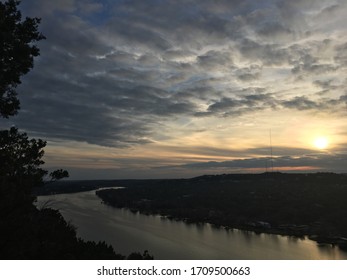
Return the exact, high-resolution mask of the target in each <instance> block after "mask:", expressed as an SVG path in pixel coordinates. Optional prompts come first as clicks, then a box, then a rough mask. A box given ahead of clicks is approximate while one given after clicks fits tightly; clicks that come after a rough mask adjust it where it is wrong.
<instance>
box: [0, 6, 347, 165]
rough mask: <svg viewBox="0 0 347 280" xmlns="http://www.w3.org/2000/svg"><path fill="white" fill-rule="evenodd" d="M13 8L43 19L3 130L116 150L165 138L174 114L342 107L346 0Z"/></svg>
mask: <svg viewBox="0 0 347 280" xmlns="http://www.w3.org/2000/svg"><path fill="white" fill-rule="evenodd" d="M21 8H22V10H23V13H24V15H28V16H37V17H41V18H42V23H41V25H40V30H41V31H42V32H43V34H44V35H45V36H46V37H47V40H46V41H44V42H40V44H39V47H40V49H41V56H40V57H39V58H38V59H37V60H36V61H35V67H34V70H33V71H32V72H31V73H29V74H28V75H26V76H25V77H24V78H23V84H22V85H21V86H20V88H19V92H20V96H19V97H20V100H21V107H22V110H21V111H20V114H19V115H18V117H16V118H13V119H12V120H10V121H9V122H4V121H2V124H1V126H3V127H6V126H8V125H9V124H16V125H18V126H19V127H20V128H22V129H25V130H27V131H29V132H31V133H32V134H33V135H38V136H40V137H44V138H46V139H54V140H59V139H60V140H73V141H78V142H84V143H90V144H96V145H100V146H107V147H116V148H118V147H120V148H122V147H129V146H133V145H136V144H144V143H153V142H155V141H156V140H158V139H163V138H165V139H170V138H171V137H172V138H174V136H171V133H173V132H174V130H175V129H179V128H180V126H181V123H180V122H179V121H182V119H189V120H190V121H191V122H194V121H195V120H201V119H202V117H204V118H206V119H208V120H210V119H212V118H216V119H220V121H222V120H223V119H224V118H228V121H229V122H235V123H236V122H237V117H240V116H247V115H251V114H253V113H259V112H268V111H276V112H280V111H281V110H291V111H292V112H293V113H296V112H312V113H317V112H319V113H327V114H337V113H339V114H340V115H345V113H344V112H345V110H346V106H347V100H346V92H347V86H346V85H347V84H346V80H345V78H344V77H345V75H346V66H347V55H346V51H347V33H346V31H345V18H346V16H347V5H346V3H345V1H343V0H336V1H334V3H332V2H331V1H325V0H324V1H313V0H293V1H286V0H279V1H278V0H276V1H275V0H268V1H255V0H242V1H241V0H240V1H239V0H232V1H229V0H228V1H227V0H219V1H209V0H199V1H196V0H187V1H186V0H184V1H183V0H180V1H156V0H149V1H140V0H129V1H110V0H104V1H96V0H63V1H59V3H58V2H54V1H45V0H32V1H23V3H22V4H21ZM176 121H177V123H176V125H173V123H175V122H176ZM168 123H170V125H168ZM169 128H171V132H170V129H169ZM195 129H196V130H201V129H202V128H201V127H196V128H195ZM203 129H206V130H208V129H209V128H208V127H207V128H203ZM283 160H284V159H283ZM292 160H294V159H292ZM242 162H243V161H240V163H242ZM245 162H247V161H245ZM245 162H243V163H245ZM234 163H235V162H234ZM234 163H233V164H234Z"/></svg>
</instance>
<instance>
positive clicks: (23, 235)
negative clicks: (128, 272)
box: [0, 205, 153, 260]
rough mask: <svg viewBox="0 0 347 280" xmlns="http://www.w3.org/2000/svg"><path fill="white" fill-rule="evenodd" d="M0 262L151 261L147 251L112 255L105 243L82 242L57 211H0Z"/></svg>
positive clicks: (24, 208)
mask: <svg viewBox="0 0 347 280" xmlns="http://www.w3.org/2000/svg"><path fill="white" fill-rule="evenodd" d="M1 210H2V212H1V219H0V237H1V238H0V259H2V260H4V259H5V260H11V259H13V260H31V259H33V260H60V259H62V260H123V259H136V260H141V259H153V257H152V256H150V255H149V254H148V252H147V251H145V252H144V253H139V252H134V253H131V254H130V255H129V256H127V257H126V256H124V255H121V254H119V253H116V252H115V250H114V248H113V247H112V246H111V245H108V244H106V243H105V242H94V241H84V240H82V239H81V238H78V237H77V234H76V228H75V227H74V226H73V225H72V224H70V223H69V222H66V221H65V220H64V218H63V216H62V215H61V214H60V213H59V211H58V210H53V209H50V208H44V209H37V208H36V207H35V206H33V205H31V206H28V207H17V208H9V207H1Z"/></svg>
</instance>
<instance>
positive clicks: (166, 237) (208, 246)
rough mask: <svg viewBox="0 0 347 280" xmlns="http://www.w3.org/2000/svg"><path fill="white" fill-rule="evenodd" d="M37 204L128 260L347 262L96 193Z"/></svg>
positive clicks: (294, 241) (327, 250)
mask: <svg viewBox="0 0 347 280" xmlns="http://www.w3.org/2000/svg"><path fill="white" fill-rule="evenodd" d="M37 205H38V207H40V206H42V205H46V206H49V207H51V208H54V209H58V210H60V212H61V213H62V215H63V216H64V218H65V219H66V220H68V221H71V223H72V224H73V225H75V226H76V227H77V235H78V236H79V237H81V238H82V239H84V240H92V241H106V242H107V243H108V244H111V245H112V246H113V247H114V249H115V251H116V252H117V253H121V254H124V255H128V254H129V253H131V252H134V251H138V252H143V251H144V250H148V251H149V253H150V254H151V255H153V256H154V257H155V259H158V260H160V259H161V260H180V259H193V260H194V259H211V260H222V259H238V260H247V259H252V260H268V259H270V260H272V259H273V260H277V259H278V260H283V259H284V260H290V259H294V260H302V259H303V260H310V259H324V260H330V259H344V260H346V259H347V252H344V251H341V250H339V249H338V248H337V247H332V246H318V245H317V243H316V242H314V241H311V240H309V239H298V238H293V237H285V236H278V235H272V234H255V233H251V232H246V231H241V230H226V229H221V228H214V227H213V226H211V225H210V224H204V225H196V224H187V223H185V222H182V221H172V220H168V219H164V218H162V217H160V216H157V215H155V216H153V215H151V216H147V215H142V214H139V213H132V212H131V211H129V210H127V209H118V208H113V207H110V206H107V205H105V204H103V203H101V199H100V198H99V197H97V196H96V195H95V191H88V192H80V193H73V194H59V195H50V196H39V197H38V202H37Z"/></svg>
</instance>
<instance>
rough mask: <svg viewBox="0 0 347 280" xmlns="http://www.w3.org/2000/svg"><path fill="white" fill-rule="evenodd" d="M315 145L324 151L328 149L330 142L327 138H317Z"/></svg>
mask: <svg viewBox="0 0 347 280" xmlns="http://www.w3.org/2000/svg"><path fill="white" fill-rule="evenodd" d="M313 144H314V146H315V147H316V148H318V149H320V150H324V149H326V148H327V147H328V145H329V141H328V138H327V137H324V136H320V137H317V138H316V139H314V142H313Z"/></svg>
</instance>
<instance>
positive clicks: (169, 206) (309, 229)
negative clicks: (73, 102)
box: [96, 173, 347, 249]
mask: <svg viewBox="0 0 347 280" xmlns="http://www.w3.org/2000/svg"><path fill="white" fill-rule="evenodd" d="M113 183H117V185H120V186H124V187H125V188H123V189H105V190H99V191H96V194H97V195H98V196H99V197H100V198H101V199H102V200H103V202H104V203H107V204H109V205H111V206H114V207H119V208H123V207H125V208H128V209H130V210H131V211H134V212H137V211H139V212H141V213H143V214H159V215H162V216H164V217H166V218H168V219H176V220H183V221H186V222H188V223H211V224H213V225H215V226H217V227H225V228H227V229H228V228H237V229H242V230H250V231H254V232H257V233H272V234H281V235H290V236H297V237H304V236H309V238H310V239H312V240H315V241H317V242H318V243H326V244H332V245H338V246H339V247H340V248H341V249H347V238H346V237H347V219H346V217H347V176H346V175H342V174H334V173H314V174H284V173H263V174H231V175H206V176H201V177H196V178H192V179H177V180H174V179H172V180H128V181H126V180H125V181H123V182H121V181H113Z"/></svg>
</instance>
